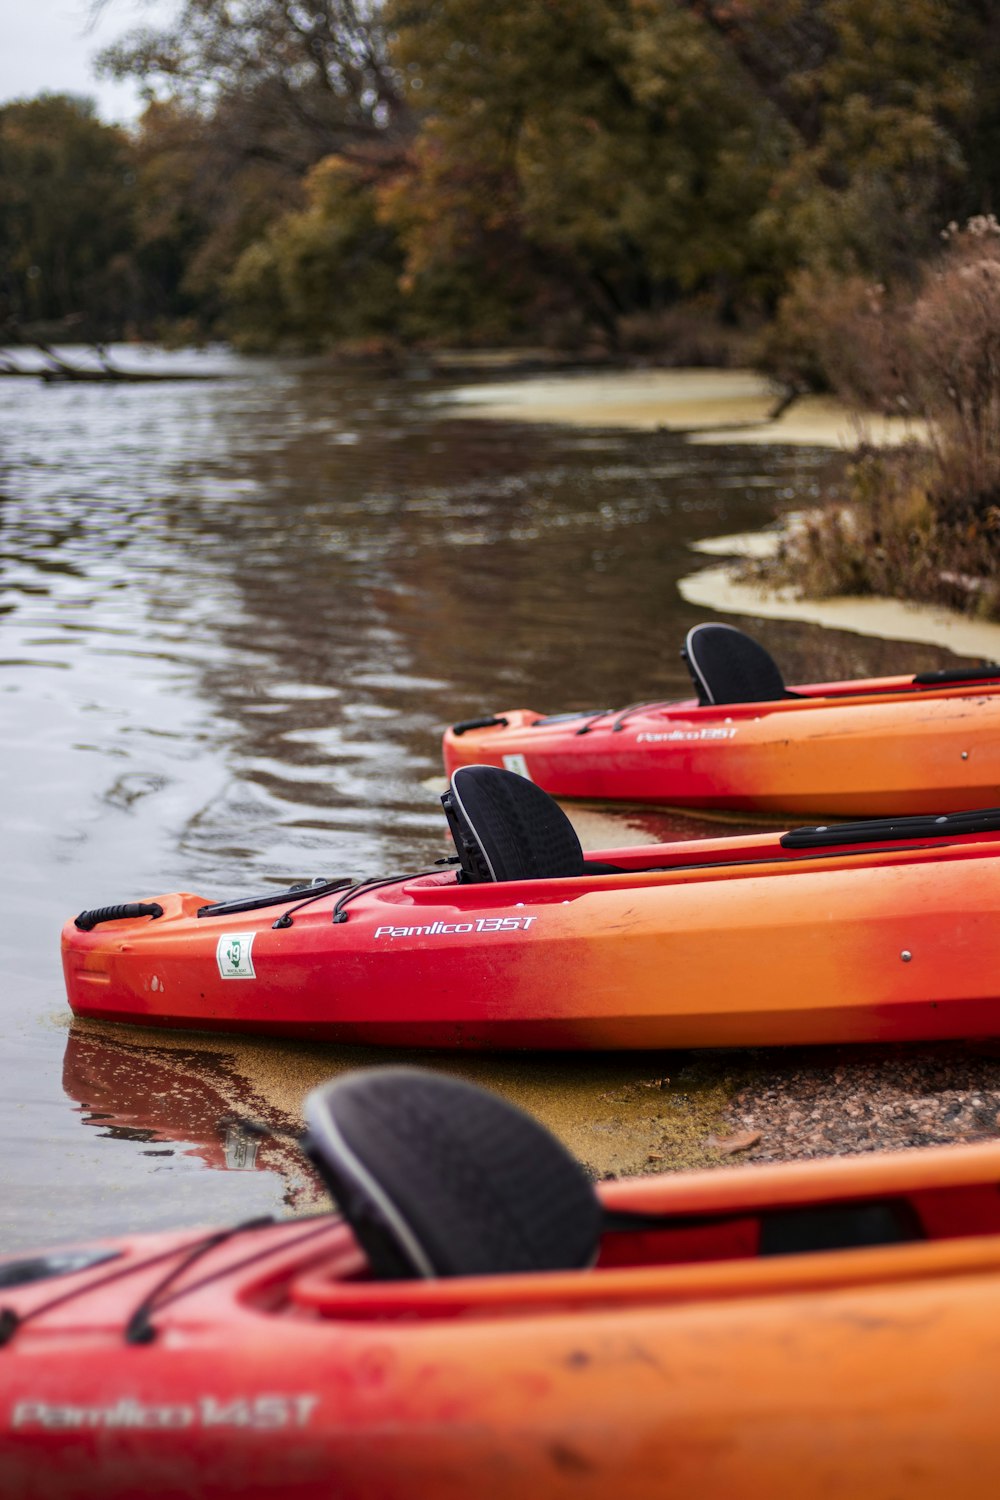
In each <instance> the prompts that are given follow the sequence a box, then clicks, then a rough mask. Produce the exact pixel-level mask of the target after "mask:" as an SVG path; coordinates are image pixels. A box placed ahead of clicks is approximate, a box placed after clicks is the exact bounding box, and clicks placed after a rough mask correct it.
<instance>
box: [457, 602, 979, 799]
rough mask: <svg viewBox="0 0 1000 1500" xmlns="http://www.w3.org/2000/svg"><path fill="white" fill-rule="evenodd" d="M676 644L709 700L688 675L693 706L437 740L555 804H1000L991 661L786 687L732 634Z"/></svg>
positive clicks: (543, 719) (510, 720) (635, 709)
mask: <svg viewBox="0 0 1000 1500" xmlns="http://www.w3.org/2000/svg"><path fill="white" fill-rule="evenodd" d="M709 632H718V633H720V634H719V636H718V638H716V636H715V635H709V634H708V633H709ZM720 642H721V646H720ZM710 645H711V653H710V652H709V646H710ZM686 650H687V654H688V656H689V658H690V660H691V661H692V662H695V663H701V666H702V669H703V675H704V680H705V681H706V682H708V683H709V684H710V685H711V686H712V688H713V690H714V691H713V693H712V695H709V694H708V693H706V691H705V689H704V687H703V685H702V682H701V681H700V680H699V678H698V676H697V674H695V673H693V675H695V681H696V685H698V686H699V688H700V689H701V692H700V697H699V698H698V699H695V698H692V699H689V700H686V701H684V702H677V703H648V704H639V705H633V706H632V707H631V708H627V709H619V710H615V709H607V710H604V711H591V712H589V713H584V712H575V713H570V714H557V715H555V716H549V715H542V714H539V713H536V712H534V711H533V710H531V709H523V708H518V709H503V710H502V711H500V712H498V713H496V714H489V715H486V716H484V717H483V718H481V719H469V720H465V721H464V722H461V723H458V724H454V725H452V726H451V727H450V728H449V729H448V730H447V731H446V732H445V736H444V746H443V749H444V762H445V768H446V770H447V771H448V774H449V775H451V773H452V772H453V771H454V770H456V769H457V768H458V767H459V766H463V765H483V764H486V765H494V766H504V767H506V768H507V770H510V771H516V772H518V773H519V774H520V775H522V776H528V777H530V778H531V779H532V780H533V781H535V782H536V783H537V784H538V785H539V786H540V787H543V788H544V789H545V790H546V791H547V792H550V793H551V794H552V796H554V797H561V798H574V797H575V798H582V799H590V800H602V801H627V802H640V803H659V804H664V805H669V806H674V807H704V808H733V809H737V808H742V809H748V810H751V811H757V812H764V813H769V814H773V813H779V814H780V813H788V814H792V815H795V816H797V817H808V816H811V815H812V816H824V815H825V816H829V817H875V816H895V815H897V814H915V813H922V812H934V813H943V812H954V811H959V810H961V809H971V808H976V807H983V806H987V805H990V804H992V803H994V802H996V801H997V791H998V787H1000V667H988V668H980V669H977V668H960V669H956V670H955V671H953V672H943V673H942V672H937V673H926V674H922V675H919V676H916V677H914V676H910V677H882V678H869V679H865V680H856V681H848V682H821V683H808V684H805V685H803V686H799V687H797V688H796V689H795V690H794V692H792V691H791V690H789V689H786V688H785V687H784V684H783V681H782V679H781V676H780V674H779V673H778V670H777V668H776V667H775V666H774V663H773V662H770V658H769V657H767V656H766V653H764V652H763V648H762V647H760V646H758V645H757V643H756V642H754V641H751V640H750V638H749V637H747V636H744V635H743V634H742V632H740V631H738V630H734V629H733V627H732V626H728V625H714V624H713V625H704V626H697V627H695V630H693V631H692V632H690V634H689V636H688V647H687V648H686ZM720 652H721V654H722V667H723V668H726V669H731V668H732V662H731V660H730V656H732V655H737V656H738V657H739V660H738V662H737V665H739V666H740V667H741V670H740V671H739V672H733V671H732V670H727V671H723V670H720V669H719V668H718V663H717V657H718V656H719V654H720ZM726 653H729V654H730V656H727V655H726ZM757 653H760V655H761V656H763V657H765V658H766V661H767V662H769V663H770V666H771V668H773V672H772V671H768V670H767V669H766V668H762V667H761V663H760V661H759V660H758V656H757ZM744 656H746V658H747V661H748V662H749V666H748V665H747V664H746V663H745V662H744V661H743V657H744ZM702 657H704V661H702ZM713 668H714V669H715V670H712V669H713ZM733 694H739V695H740V696H736V697H734V696H732V695H733ZM758 694H763V696H758Z"/></svg>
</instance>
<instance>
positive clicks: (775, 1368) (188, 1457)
mask: <svg viewBox="0 0 1000 1500" xmlns="http://www.w3.org/2000/svg"><path fill="white" fill-rule="evenodd" d="M306 1115H307V1119H308V1121H309V1137H308V1142H307V1145H308V1150H309V1152H310V1154H311V1156H312V1157H313V1159H314V1161H315V1163H316V1164H317V1166H318V1168H319V1170H320V1172H321V1173H322V1175H323V1176H324V1178H325V1179H326V1181H327V1183H328V1185H329V1186H330V1188H331V1190H332V1191H333V1193H334V1195H335V1197H336V1198H337V1200H338V1201H339V1203H340V1205H341V1208H342V1211H343V1217H342V1218H340V1217H337V1216H334V1215H325V1216H320V1217H318V1218H313V1219H304V1220H291V1221H287V1222H285V1223H279V1224H271V1223H269V1222H266V1221H260V1222H251V1223H247V1224H244V1225H239V1226H236V1227H235V1228H233V1229H228V1230H218V1231H213V1232H211V1233H205V1232H202V1231H190V1230H189V1231H186V1232H182V1233H173V1234H158V1235H137V1236H133V1237H128V1238H125V1239H121V1240H113V1241H105V1242H102V1243H101V1244H99V1245H96V1246H90V1247H85V1248H83V1249H71V1250H62V1251H54V1252H45V1253H39V1254H37V1255H32V1256H28V1257H20V1258H18V1259H16V1260H7V1261H5V1262H0V1433H2V1437H0V1493H2V1495H3V1496H4V1500H93V1497H95V1496H99V1497H101V1500H137V1497H140V1496H141V1497H144V1500H182V1497H184V1500H192V1497H196V1500H263V1497H271V1500H277V1497H282V1500H286V1497H292V1500H330V1497H331V1496H333V1497H336V1500H413V1497H414V1496H420V1497H424V1496H428V1497H431V1496H433V1497H434V1500H467V1497H468V1496H470V1495H473V1494H474V1495H476V1496H482V1497H484V1500H528V1497H530V1500H672V1497H676V1500H687V1497H689V1496H692V1495H696V1496H698V1497H699V1500H733V1497H734V1496H739V1497H740V1500H773V1497H774V1496H786V1495H803V1496H814V1495H815V1496H818V1495H831V1496H834V1495H836V1496H851V1497H865V1500H898V1497H902V1496H905V1497H906V1500H946V1497H950V1496H952V1495H959V1496H962V1497H963V1500H994V1497H995V1495H996V1494H997V1493H998V1490H1000V1449H998V1446H997V1442H996V1412H995V1406H996V1398H995V1390H996V1386H997V1381H998V1379H1000V1194H998V1192H997V1183H998V1181H1000V1146H998V1145H997V1144H996V1143H992V1144H990V1145H986V1146H979V1147H959V1148H946V1149H938V1150H933V1151H914V1152H907V1153H904V1154H899V1155H896V1156H887V1155H869V1156H864V1157H860V1158H855V1159H848V1160H828V1161H825V1162H822V1163H818V1164H817V1163H804V1164H795V1165H790V1166H781V1167H756V1168H749V1169H748V1168H736V1169H733V1168H730V1169H727V1170H723V1171H714V1172H697V1173H689V1174H684V1173H682V1174H678V1175H672V1176H664V1177H656V1178H647V1179H637V1180H634V1181H630V1182H618V1183H604V1184H601V1185H600V1186H599V1187H598V1188H597V1189H596V1190H595V1189H594V1187H593V1186H592V1185H591V1184H590V1182H589V1181H588V1180H587V1178H586V1177H585V1175H584V1173H583V1172H582V1169H580V1168H579V1167H578V1166H577V1164H576V1163H575V1162H574V1161H573V1160H572V1159H571V1158H570V1157H568V1155H567V1154H566V1153H565V1151H564V1150H563V1148H562V1147H561V1146H560V1145H559V1144H558V1143H557V1142H555V1141H554V1140H553V1139H552V1138H551V1137H550V1136H548V1135H547V1133H546V1132H544V1131H543V1130H542V1129H541V1127H539V1126H538V1125H536V1124H535V1123H534V1122H533V1121H531V1120H530V1119H528V1117H526V1116H524V1115H521V1114H520V1112H519V1111H517V1110H515V1109H513V1108H512V1107H511V1106H510V1105H507V1104H506V1103H504V1102H503V1101H501V1100H499V1099H497V1098H495V1097H494V1096H491V1095H488V1094H486V1093H484V1092H483V1091H482V1090H479V1089H476V1088H474V1087H473V1086H472V1085H470V1084H466V1083H463V1082H460V1081H458V1080H455V1079H446V1078H443V1077H438V1076H435V1075H433V1074H425V1073H421V1072H419V1071H418V1070H411V1069H386V1070H383V1071H381V1072H377V1073H373V1074H360V1075H355V1076H353V1077H347V1078H345V1079H342V1080H340V1081H339V1082H338V1083H336V1084H333V1085H328V1086H327V1087H326V1088H325V1089H323V1090H319V1091H317V1093H316V1094H314V1095H312V1096H311V1097H310V1099H309V1100H308V1101H307V1104H306Z"/></svg>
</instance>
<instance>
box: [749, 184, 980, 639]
mask: <svg viewBox="0 0 1000 1500" xmlns="http://www.w3.org/2000/svg"><path fill="white" fill-rule="evenodd" d="M942 238H943V244H942V253H941V255H940V257H939V258H938V259H937V260H936V261H935V263H934V264H933V265H930V266H927V267H926V268H925V269H924V272H923V274H922V276H921V277H920V279H919V281H918V283H917V284H916V285H915V286H914V287H912V288H908V289H905V290H903V291H898V290H897V291H896V292H895V293H893V294H890V293H888V292H887V291H886V289H885V288H884V287H881V286H871V285H869V284H867V283H865V282H864V281H863V280H862V279H861V278H852V279H849V280H844V279H838V280H831V279H829V278H824V277H822V276H818V275H816V274H812V275H804V276H803V277H801V278H800V280H799V282H798V283H797V284H796V286H795V287H794V288H793V289H792V292H791V294H790V296H789V298H788V299H787V300H786V303H785V305H784V307H783V308H782V312H781V316H780V317H779V319H778V322H777V324H776V327H775V330H774V332H773V334H772V335H771V338H770V343H769V348H768V351H767V360H768V365H769V368H770V369H771V370H772V372H773V373H774V374H775V375H776V376H777V377H778V378H780V379H782V380H784V381H785V383H786V384H789V385H791V386H793V387H794V388H797V389H807V388H816V386H817V385H819V384H821V383H825V384H826V386H827V388H830V389H832V390H833V391H834V392H835V393H836V394H837V395H838V396H840V397H841V398H842V399H843V400H845V401H846V402H847V403H848V404H849V405H850V406H851V407H852V408H853V410H854V411H855V412H856V413H857V416H858V423H859V432H860V434H861V436H860V440H859V445H858V450H857V452H856V453H855V455H854V459H853V462H852V464H851V467H850V469H849V470H848V473H847V476H846V484H845V492H844V494H843V495H842V496H839V497H836V498H834V499H832V500H831V501H830V502H829V503H828V505H827V506H826V507H825V508H824V509H823V510H822V511H821V512H819V513H818V514H816V515H814V516H813V517H810V518H809V520H808V521H807V523H806V524H805V525H804V526H803V527H802V529H801V530H800V531H799V532H798V533H797V534H796V535H795V536H793V537H791V538H790V539H789V541H788V543H787V544H786V546H785V548H784V550H783V554H782V556H781V558H780V559H779V569H780V571H781V573H782V575H783V577H784V578H785V579H786V580H788V579H794V581H795V582H796V583H797V584H799V585H800V586H801V587H803V588H805V589H807V590H808V591H809V592H812V593H819V594H831V593H879V594H890V595H895V596H899V597H906V598H914V599H921V600H930V601H937V602H941V603H946V604H949V605H951V606H953V607H957V608H960V609H964V610H967V611H970V612H974V613H980V614H985V615H989V616H993V617H996V616H1000V576H998V561H1000V223H998V222H997V220H996V219H995V218H994V217H993V215H992V214H990V215H981V216H979V217H977V218H974V219H971V220H970V221H969V222H968V223H967V224H966V225H965V226H964V227H963V228H959V227H958V226H957V225H955V224H952V225H950V226H949V227H948V229H947V230H946V231H945V232H944V235H943V237H942ZM873 411H875V412H881V413H894V414H897V415H902V416H905V417H908V418H910V419H912V420H913V421H914V422H915V423H918V422H919V424H920V429H919V430H920V434H921V438H920V442H919V443H918V442H917V441H916V440H915V441H914V442H912V443H910V444H906V445H904V446H902V447H900V448H897V449H887V450H884V451H881V452H878V451H875V450H874V449H873V448H872V447H871V445H870V443H869V442H866V440H865V434H864V428H865V415H864V414H865V413H870V412H873Z"/></svg>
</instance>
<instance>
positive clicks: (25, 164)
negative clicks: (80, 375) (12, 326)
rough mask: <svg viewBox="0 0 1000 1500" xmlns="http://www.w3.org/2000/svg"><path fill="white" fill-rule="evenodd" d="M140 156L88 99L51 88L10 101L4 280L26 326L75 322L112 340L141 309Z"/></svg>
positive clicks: (0, 142)
mask: <svg viewBox="0 0 1000 1500" xmlns="http://www.w3.org/2000/svg"><path fill="white" fill-rule="evenodd" d="M134 198H135V162H134V158H133V155H132V148H131V144H130V142H129V139H128V137H127V136H126V134H125V133H124V132H123V131H122V130H119V129H117V128H116V127H114V126H110V125H102V124H101V123H100V121H99V120H98V119H97V118H96V115H95V113H94V108H93V105H92V104H91V103H90V102H89V101H88V100H86V99H76V98H72V97H70V96H68V95H65V94H43V95H42V96H41V97H39V98H37V99H31V100H27V101H22V102H17V103H13V104H8V105H5V106H3V107H2V108H0V265H2V267H3V285H2V287H0V296H2V298H3V301H4V303H5V304H6V305H5V316H6V317H7V318H8V319H10V320H13V321H14V322H15V323H17V324H21V325H30V324H34V323H53V322H58V321H59V320H65V319H72V320H73V322H74V325H75V326H76V327H77V329H78V331H80V332H89V333H91V334H92V335H93V336H94V337H104V338H106V337H108V336H109V334H110V333H111V332H114V331H117V330H118V329H119V328H120V327H121V325H122V323H123V322H124V321H126V320H127V319H128V318H130V317H131V316H132V315H133V314H134V312H135V310H136V306H137V302H136V289H135V284H134V276H133V268H132V263H131V260H130V252H131V249H132V246H133V242H134V231H133V219H132V214H133V205H134Z"/></svg>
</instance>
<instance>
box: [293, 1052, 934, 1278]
mask: <svg viewBox="0 0 1000 1500" xmlns="http://www.w3.org/2000/svg"><path fill="white" fill-rule="evenodd" d="M303 1112H304V1115H305V1120H306V1135H305V1138H304V1142H303V1144H304V1147H305V1151H306V1153H307V1155H308V1156H309V1158H310V1160H311V1161H312V1163H313V1165H314V1166H315V1167H316V1169H317V1171H318V1173H319V1175H320V1177H321V1178H322V1179H323V1182H324V1183H325V1185H326V1187H327V1188H328V1190H329V1191H330V1193H331V1195H332V1197H333V1199H334V1201H335V1202H336V1203H337V1205H338V1207H339V1208H340V1211H341V1213H342V1214H343V1216H344V1218H345V1220H346V1221H347V1223H348V1224H349V1225H350V1227H351V1229H352V1230H353V1232H354V1235H355V1237H356V1239H357V1241H358V1243H359V1244H360V1246H361V1248H362V1249H363V1250H364V1251H365V1254H366V1256H367V1258H368V1266H369V1274H370V1275H371V1277H372V1278H373V1279H375V1280H379V1281H396V1280H414V1279H419V1278H424V1279H430V1278H436V1277H446V1276H496V1275H505V1274H510V1273H513V1272H545V1271H573V1270H582V1269H584V1268H587V1267H591V1266H593V1265H594V1264H595V1263H596V1261H597V1257H598V1252H599V1249H600V1243H601V1238H602V1236H603V1235H604V1234H611V1233H626V1234H629V1233H632V1234H635V1233H640V1234H645V1233H648V1232H650V1231H652V1232H654V1233H655V1232H658V1231H667V1232H670V1231H674V1230H680V1231H687V1230H692V1229H702V1230H704V1229H708V1230H711V1229H712V1228H713V1227H717V1226H724V1225H725V1224H727V1223H731V1222H732V1221H733V1220H739V1221H741V1222H742V1221H745V1219H746V1217H747V1210H746V1209H737V1210H736V1211H735V1212H734V1211H733V1210H732V1209H724V1210H721V1211H715V1212H712V1211H711V1210H710V1211H709V1212H708V1213H697V1212H696V1213H690V1212H681V1213H671V1212H669V1211H668V1212H666V1213H656V1212H654V1213H651V1214H650V1213H643V1212H641V1211H639V1212H636V1211H634V1210H632V1211H630V1210H627V1209H618V1210H609V1209H605V1207H604V1206H603V1204H602V1203H601V1201H600V1199H599V1198H598V1196H597V1192H596V1190H595V1189H594V1187H593V1185H592V1183H591V1181H590V1179H589V1178H588V1176H587V1174H586V1172H585V1171H584V1169H583V1167H581V1165H580V1164H579V1162H577V1161H576V1160H575V1158H574V1157H572V1156H571V1155H570V1154H569V1152H568V1151H567V1150H566V1148H565V1147H564V1146H563V1145H562V1143H561V1142H560V1141H558V1140H556V1139H555V1137H554V1136H552V1135H551V1134H550V1133H549V1131H548V1130H546V1128H545V1127H544V1126H543V1125H541V1124H539V1123H538V1121H537V1120H534V1119H532V1118H531V1116H530V1115H527V1114H525V1113H524V1112H523V1111H522V1110H520V1109H518V1108H517V1106H516V1105H513V1104H511V1103H509V1102H508V1101H507V1100H506V1099H501V1098H499V1097H498V1096H497V1095H496V1094H492V1093H489V1092H487V1090H485V1089H482V1088H480V1087H479V1086H478V1085H477V1084H472V1083H467V1082H465V1081H464V1080H463V1079H459V1078H450V1077H447V1076H446V1075H443V1074H440V1073H437V1072H432V1071H431V1070H430V1069H428V1068H406V1067H402V1068H400V1067H389V1068H372V1069H366V1070H364V1071H361V1072H357V1073H350V1074H347V1075H346V1076H341V1077H340V1078H337V1079H334V1080H333V1081H332V1082H330V1083H326V1084H323V1085H321V1086H320V1087H319V1088H317V1089H314V1090H313V1091H312V1093H310V1094H309V1095H308V1096H307V1098H306V1100H305V1103H304V1105H303ZM758 1218H759V1224H760V1237H759V1242H758V1246H757V1254H758V1255H761V1256H770V1255H800V1254H807V1253H815V1252H817V1251H825V1250H840V1249H853V1248H859V1247H861V1246H866V1245H884V1244H898V1243H900V1242H904V1241H907V1240H917V1239H922V1238H924V1232H923V1228H922V1226H921V1223H920V1220H919V1218H918V1217H917V1215H916V1213H915V1211H914V1209H913V1207H912V1205H911V1204H909V1203H908V1202H907V1201H905V1200H904V1199H893V1198H886V1199H883V1200H878V1199H868V1200H864V1199H862V1200H857V1201H847V1202H842V1203H819V1204H803V1205H798V1206H790V1207H788V1206H782V1205H780V1204H773V1205H769V1206H762V1208H761V1209H760V1210H759V1211H758Z"/></svg>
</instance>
